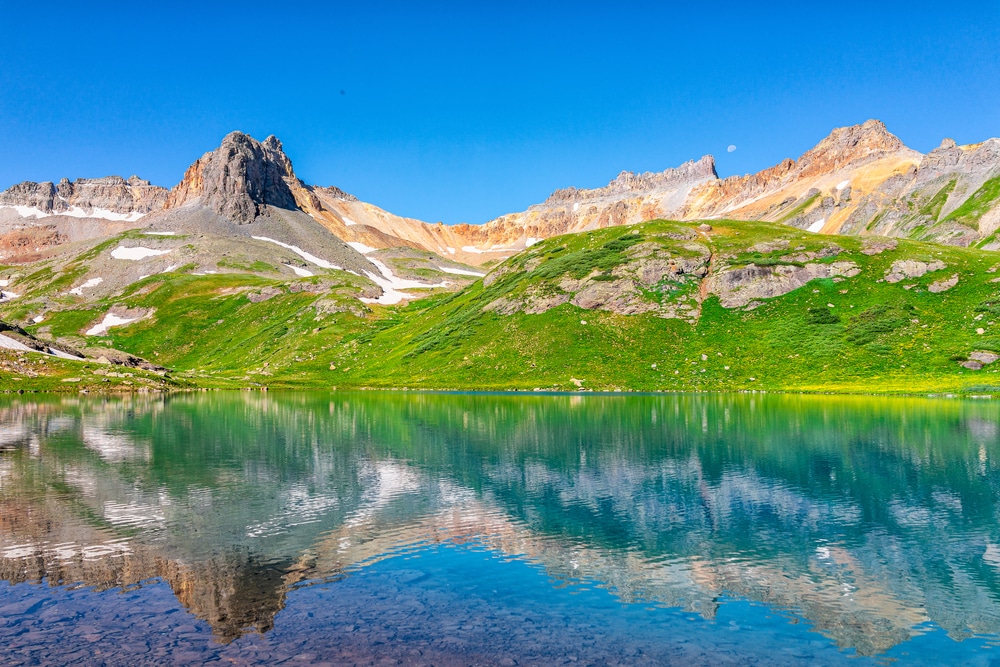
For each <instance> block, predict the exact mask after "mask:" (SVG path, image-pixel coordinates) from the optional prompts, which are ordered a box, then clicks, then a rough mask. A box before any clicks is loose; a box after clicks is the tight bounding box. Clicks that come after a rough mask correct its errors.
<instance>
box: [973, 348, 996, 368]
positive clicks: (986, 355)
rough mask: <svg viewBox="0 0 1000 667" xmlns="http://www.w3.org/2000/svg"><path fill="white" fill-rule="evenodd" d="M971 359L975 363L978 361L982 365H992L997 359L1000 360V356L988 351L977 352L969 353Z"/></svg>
mask: <svg viewBox="0 0 1000 667" xmlns="http://www.w3.org/2000/svg"><path fill="white" fill-rule="evenodd" d="M969 359H971V360H973V361H978V362H979V363H981V364H984V365H985V364H992V363H993V362H994V361H996V360H997V359H1000V354H997V353H996V352H989V351H986V350H976V351H975V352H971V353H969Z"/></svg>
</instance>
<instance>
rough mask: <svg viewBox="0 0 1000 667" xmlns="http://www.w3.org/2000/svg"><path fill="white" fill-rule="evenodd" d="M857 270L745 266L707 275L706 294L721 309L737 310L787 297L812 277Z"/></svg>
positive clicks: (836, 265) (846, 265) (847, 266)
mask: <svg viewBox="0 0 1000 667" xmlns="http://www.w3.org/2000/svg"><path fill="white" fill-rule="evenodd" d="M860 271H861V270H860V269H859V268H858V266H857V264H855V263H854V262H833V263H831V264H806V265H804V266H794V265H778V266H757V265H756V264H748V265H747V266H745V267H741V268H736V269H727V270H724V271H720V272H719V273H716V274H714V275H712V276H710V277H709V278H708V281H707V283H708V291H709V292H710V293H711V294H716V295H718V297H719V302H720V303H721V304H722V307H723V308H741V307H744V306H747V305H749V304H751V303H752V302H756V301H758V300H759V299H769V298H772V297H776V296H781V295H782V294H788V293H789V292H791V291H792V290H795V289H798V288H799V287H802V286H803V285H805V284H806V283H808V282H809V281H810V280H815V279H816V278H832V277H834V276H843V277H845V278H851V277H853V276H856V275H858V273H860Z"/></svg>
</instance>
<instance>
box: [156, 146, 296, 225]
mask: <svg viewBox="0 0 1000 667" xmlns="http://www.w3.org/2000/svg"><path fill="white" fill-rule="evenodd" d="M286 180H287V181H297V180H298V179H297V178H296V177H295V172H294V170H293V169H292V162H291V160H289V159H288V156H287V155H285V152H284V150H283V148H282V145H281V141H280V140H279V139H278V138H277V137H275V136H274V135H269V136H268V137H267V138H266V139H265V140H264V141H263V142H260V141H257V140H256V139H254V138H253V137H251V136H250V135H249V134H246V133H244V132H240V131H239V130H236V131H233V132H230V133H229V134H227V135H226V136H225V137H223V139H222V143H221V144H220V145H219V147H218V148H216V149H215V150H214V151H210V152H208V153H205V154H204V155H203V156H202V157H201V158H200V159H198V160H197V161H196V162H195V163H194V164H192V165H191V166H190V167H189V168H188V170H187V172H185V174H184V178H183V180H181V182H180V183H178V184H177V185H176V186H175V187H174V188H173V190H171V192H170V197H169V199H168V201H167V208H175V207H177V206H181V205H184V204H186V203H188V202H190V201H192V200H194V199H200V200H201V201H202V203H204V204H206V205H208V206H209V207H210V208H212V209H213V210H215V212H216V213H219V214H220V215H222V216H224V217H226V218H229V219H230V220H232V221H234V222H236V223H238V224H245V223H249V222H253V221H254V220H255V219H256V218H257V217H258V216H260V215H262V214H263V213H265V211H266V208H267V207H268V206H272V207H276V208H283V209H291V210H294V209H296V208H297V205H296V202H295V196H294V195H293V194H292V191H291V189H290V188H289V185H288V183H286Z"/></svg>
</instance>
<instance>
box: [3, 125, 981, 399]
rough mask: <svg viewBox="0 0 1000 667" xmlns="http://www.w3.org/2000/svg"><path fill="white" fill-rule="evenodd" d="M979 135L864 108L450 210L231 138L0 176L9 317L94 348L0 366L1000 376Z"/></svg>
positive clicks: (321, 376) (824, 381) (636, 382)
mask: <svg viewBox="0 0 1000 667" xmlns="http://www.w3.org/2000/svg"><path fill="white" fill-rule="evenodd" d="M998 148H1000V142H998V141H997V140H989V141H987V142H983V143H982V144H976V145H972V146H957V145H955V144H954V142H948V141H946V142H944V143H943V144H942V146H941V147H939V148H938V149H935V150H934V151H931V152H930V153H928V154H927V155H921V154H920V153H917V152H916V151H913V150H911V149H909V148H907V147H906V146H905V145H903V143H902V142H901V141H900V140H899V139H898V138H896V137H895V136H893V135H892V134H891V133H889V132H888V131H887V130H886V128H885V126H884V125H882V124H881V123H880V122H878V121H869V122H867V123H864V124H863V125H858V126H853V127H847V128H840V129H838V130H835V131H834V132H833V133H831V134H830V136H829V137H827V138H826V139H824V140H823V141H821V142H820V143H819V144H818V145H817V146H816V147H815V148H813V149H812V150H810V151H807V152H806V153H805V154H803V155H802V156H801V157H800V158H799V159H798V160H786V161H784V162H782V163H780V164H779V165H776V166H775V167H772V168H771V169H768V170H764V171H762V172H760V173H758V174H754V175H747V176H740V177H730V178H725V179H720V178H719V177H718V175H717V173H716V171H715V165H714V161H713V160H712V158H711V156H706V157H704V158H702V159H700V160H697V161H692V162H688V163H686V164H684V165H681V166H680V167H678V168H676V169H668V170H666V171H664V172H661V173H646V174H632V173H628V172H623V173H621V174H620V175H619V176H618V177H616V178H615V179H614V180H612V181H611V182H610V183H609V184H608V186H606V187H603V188H597V189H593V190H577V189H573V188H569V189H565V190H560V191H557V192H555V193H554V194H553V195H552V196H551V197H549V198H548V199H547V200H546V201H545V202H543V203H542V204H539V205H537V206H533V207H531V208H529V210H528V211H526V212H525V213H520V214H511V215H508V216H504V217H502V218H499V219H497V220H494V221H491V222H489V223H486V224H483V225H456V226H452V227H448V226H444V225H432V224H427V223H422V222H419V221H415V220H411V219H406V218H401V217H398V216H394V215H392V214H390V213H388V212H386V211H383V210H381V209H378V208H377V207H375V206H373V205H371V204H367V203H365V202H361V201H359V200H358V199H357V198H355V197H353V196H351V195H349V194H347V193H345V192H343V191H342V190H339V189H337V188H334V187H316V186H312V185H308V184H306V183H304V182H302V181H301V179H299V178H298V177H297V176H296V174H295V172H294V169H293V166H292V163H291V161H290V159H289V158H288V156H287V155H286V154H285V153H284V150H283V147H282V145H281V143H280V141H278V140H277V139H276V138H275V137H268V138H267V139H265V140H264V141H263V142H258V141H257V140H255V139H253V138H252V137H249V136H247V135H245V134H242V133H238V132H236V133H231V134H230V135H227V136H226V137H225V139H224V140H223V141H222V143H221V145H220V146H219V147H218V148H217V149H216V150H214V151H211V152H209V153H206V154H205V155H203V156H202V157H201V158H199V159H198V160H197V161H196V162H195V163H194V164H192V165H191V167H190V168H189V169H188V170H187V171H186V173H185V175H184V178H183V179H182V180H181V182H180V183H179V184H178V185H176V186H175V187H174V188H172V189H171V190H169V191H166V190H163V189H157V188H155V186H151V185H149V184H148V183H146V182H145V181H141V180H140V179H136V178H133V179H130V180H129V181H124V180H122V179H114V178H107V179H95V180H93V181H77V182H74V183H69V182H68V181H65V182H62V183H60V185H59V186H54V185H52V184H29V183H25V184H20V185H18V186H15V187H14V188H11V189H9V190H8V191H6V192H5V193H3V195H2V201H3V202H4V203H3V204H0V253H2V256H0V262H2V264H0V319H2V320H3V321H5V322H9V323H10V324H11V326H16V327H20V330H21V331H23V332H25V333H24V334H23V335H25V336H34V337H35V338H34V340H35V341H36V342H35V343H32V344H33V345H36V347H35V348H34V349H39V347H41V348H46V349H50V350H52V349H62V348H60V347H59V346H63V347H64V348H65V349H72V350H74V351H79V353H80V354H83V355H85V356H86V361H84V362H78V361H73V360H70V359H62V358H56V357H54V356H52V355H51V354H50V355H49V357H48V358H47V359H45V363H44V364H43V365H44V368H40V369H39V370H31V369H30V368H29V367H28V366H26V365H25V364H24V363H22V361H21V360H20V358H18V359H13V360H12V361H10V363H7V362H3V363H0V379H10V380H11V382H14V381H17V378H20V381H24V380H25V379H26V378H28V377H29V376H27V375H25V374H26V373H27V372H28V370H31V372H32V373H35V375H33V376H30V378H31V380H30V382H29V383H28V384H27V385H24V386H26V387H27V386H35V387H45V388H49V389H51V388H54V387H60V383H61V382H62V381H63V380H65V381H67V382H68V381H69V380H70V379H71V378H76V379H77V380H78V381H79V383H80V384H75V383H71V384H72V386H73V387H80V388H97V389H104V386H103V385H104V383H105V380H108V375H107V373H98V372H97V371H98V370H101V368H100V367H98V368H97V369H96V370H95V368H94V366H93V365H91V366H90V367H89V370H87V369H84V370H81V369H80V368H79V366H78V364H80V363H88V362H89V361H92V360H100V358H101V357H104V358H106V359H109V360H110V359H112V357H115V358H127V357H116V355H128V356H130V357H134V358H136V359H139V360H147V362H148V363H149V364H151V365H155V366H157V367H159V366H161V365H162V367H163V368H166V369H168V370H169V371H170V372H171V375H170V376H169V378H167V379H163V380H159V379H156V378H159V377H160V376H156V378H147V379H149V380H151V381H153V382H154V383H156V382H161V381H162V382H163V383H168V380H169V382H173V383H176V384H177V385H178V386H190V385H195V386H220V387H232V386H264V385H270V386H285V387H295V386H304V387H308V386H317V385H321V386H331V385H340V386H352V387H358V386H370V387H385V386H392V387H399V386H404V387H425V388H463V389H472V388H497V389H512V388H516V389H533V388H549V389H575V388H599V389H616V388H617V389H625V388H631V389H650V390H653V389H655V390H691V389H716V390H730V389H745V388H761V389H781V390H801V389H824V390H826V389H841V390H845V391H859V390H864V391H869V390H879V391H941V390H947V391H971V390H972V389H971V388H973V387H977V386H978V387H980V388H981V389H982V390H983V391H988V392H992V391H993V390H994V389H997V388H996V387H994V386H993V384H992V383H990V382H989V380H988V378H989V377H990V375H991V374H992V373H993V372H995V371H994V369H993V367H992V366H991V364H992V362H993V361H995V360H996V359H994V357H996V356H997V355H998V353H1000V342H998V341H1000V336H997V337H994V334H993V326H994V323H995V321H997V320H996V316H997V315H998V314H1000V309H998V308H997V306H996V304H995V299H993V296H992V295H993V294H994V291H995V284H994V282H993V281H995V280H997V278H996V277H995V275H994V274H995V272H996V271H997V269H998V268H1000V260H998V259H997V256H996V255H995V254H994V253H992V252H990V249H991V248H993V247H995V240H994V239H995V236H994V235H995V232H996V228H997V226H998V225H1000V219H998V217H1000V209H998V207H997V205H996V204H997V200H998V198H1000V167H998V165H1000V153H998ZM59 193H62V194H59ZM64 200H65V201H64ZM658 217H659V218H673V220H672V221H670V220H662V219H661V220H658V221H653V222H644V221H645V220H647V219H649V218H658ZM741 217H742V218H746V219H747V220H744V221H739V220H735V218H741ZM623 225H624V226H627V227H626V228H620V227H622V226H623ZM837 232H839V233H842V234H844V235H836V236H835V235H834V234H835V233H837ZM888 237H900V238H898V239H897V238H888ZM903 237H906V238H903ZM913 239H921V240H920V241H915V240H913ZM927 241H931V242H930V243H928V242H927ZM941 242H943V244H942V243H941ZM963 245H966V246H967V245H978V246H979V248H967V247H960V246H963ZM463 259H464V260H466V261H467V262H468V263H469V264H473V263H475V264H478V266H479V267H482V268H474V267H473V266H470V265H469V264H463V263H461V262H460V261H459V260H463ZM479 278H481V280H478V279H479ZM407 302H411V303H410V305H409V306H405V304H406V303H407ZM385 306H399V307H395V308H384V307H385ZM925 325H926V326H925ZM25 340H27V339H26V338H23V339H19V341H20V342H21V343H22V344H25ZM709 341H711V344H710V345H709V344H708V342H709ZM53 344H54V345H53ZM18 350H19V351H18V354H21V355H24V354H27V355H29V356H30V355H31V353H30V352H26V351H24V350H20V348H18ZM706 350H711V353H710V352H708V351H706ZM10 354H13V353H12V352H11V353H8V352H7V351H2V350H0V362H2V361H3V359H6V358H7V357H9V356H10ZM712 354H715V355H717V356H718V355H721V356H722V358H725V359H726V360H728V361H730V362H731V363H725V364H723V365H724V366H728V368H724V369H719V368H716V367H715V366H718V364H716V365H715V366H713V365H711V364H707V363H706V364H699V361H704V362H707V361H708V360H709V359H712V356H711V355H712ZM4 364H7V365H4ZM663 367H669V368H671V369H672V370H673V371H674V373H673V374H672V375H673V376H674V377H670V376H668V375H667V374H666V373H664V372H662V371H660V370H657V371H656V372H652V373H650V372H646V371H645V370H643V369H645V368H649V369H660V368H663ZM997 368H998V369H1000V365H997ZM5 369H8V370H5ZM702 370H704V374H702ZM5 374H7V375H5ZM119 375H121V374H119ZM136 377H137V376H136ZM45 378H48V379H47V380H46V379H45ZM118 379H122V382H123V383H124V382H128V383H130V384H132V385H134V384H135V382H137V380H136V379H135V378H129V379H127V380H125V379H123V378H118ZM751 383H753V384H751ZM168 384H169V383H168ZM126 386H127V385H126ZM147 386H152V385H147ZM157 386H159V385H157ZM998 387H1000V384H998ZM67 388H68V387H67ZM997 390H998V391H1000V389H997Z"/></svg>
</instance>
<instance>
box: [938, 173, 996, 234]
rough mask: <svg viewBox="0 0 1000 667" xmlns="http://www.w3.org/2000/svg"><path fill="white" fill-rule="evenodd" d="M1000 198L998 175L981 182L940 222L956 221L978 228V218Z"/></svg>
mask: <svg viewBox="0 0 1000 667" xmlns="http://www.w3.org/2000/svg"><path fill="white" fill-rule="evenodd" d="M998 199H1000V176H997V177H995V178H991V179H990V180H988V181H986V182H985V183H983V185H982V187H980V188H979V189H978V190H976V191H975V192H974V193H973V194H972V196H971V197H969V198H968V199H966V200H965V202H964V203H963V204H962V205H961V206H959V207H958V208H956V209H955V210H954V211H952V212H951V213H949V214H948V215H947V216H946V217H945V219H944V220H943V221H942V222H957V223H959V224H961V225H965V226H967V227H972V228H973V229H979V219H980V218H982V217H983V215H985V214H986V213H987V212H988V211H989V210H990V209H991V208H993V206H994V205H995V204H996V202H997V200H998Z"/></svg>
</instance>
